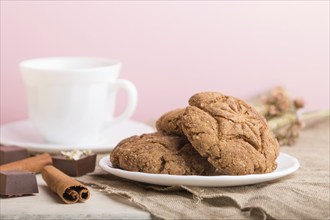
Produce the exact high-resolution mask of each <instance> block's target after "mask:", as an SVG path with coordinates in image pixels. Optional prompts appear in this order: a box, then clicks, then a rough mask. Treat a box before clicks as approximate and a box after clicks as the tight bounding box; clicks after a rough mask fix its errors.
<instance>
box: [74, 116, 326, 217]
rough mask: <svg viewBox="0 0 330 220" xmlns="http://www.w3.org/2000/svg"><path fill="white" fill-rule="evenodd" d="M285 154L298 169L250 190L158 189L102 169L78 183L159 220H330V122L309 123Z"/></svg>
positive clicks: (188, 187)
mask: <svg viewBox="0 0 330 220" xmlns="http://www.w3.org/2000/svg"><path fill="white" fill-rule="evenodd" d="M281 151H282V152H285V153H288V154H290V155H292V156H294V157H296V158H297V159H298V160H299V162H300V164H301V166H300V168H299V170H298V171H296V172H295V173H293V174H291V175H289V176H286V177H284V178H281V179H278V180H274V181H270V182H265V183H260V184H256V185H250V186H238V187H226V188H221V187H219V188H216V187H212V188H206V187H192V186H173V187H165V186H155V185H149V184H143V183H138V182H133V181H129V180H125V179H121V178H119V177H115V176H113V175H111V174H107V173H105V172H104V171H102V170H101V169H97V171H96V172H95V173H93V174H92V175H89V176H84V177H82V178H80V180H81V181H83V182H84V183H88V184H89V185H90V186H92V187H94V188H96V189H99V190H100V191H103V192H105V193H108V194H117V195H121V196H124V197H126V198H127V199H128V200H129V201H131V202H132V203H134V204H136V205H138V206H140V207H141V208H143V209H144V210H146V211H148V212H150V213H151V214H152V215H153V216H154V217H155V218H161V219H329V218H330V183H329V181H330V174H329V156H330V155H329V118H324V119H323V120H322V121H321V122H320V121H319V122H318V123H315V124H312V125H309V126H308V127H307V128H305V129H304V130H303V131H302V132H301V136H300V138H299V140H298V142H297V143H296V144H295V145H294V146H291V147H281ZM102 156H104V155H102Z"/></svg>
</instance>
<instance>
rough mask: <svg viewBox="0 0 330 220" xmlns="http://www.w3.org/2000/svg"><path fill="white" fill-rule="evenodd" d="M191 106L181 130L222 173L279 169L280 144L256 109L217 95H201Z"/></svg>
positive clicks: (183, 116)
mask: <svg viewBox="0 0 330 220" xmlns="http://www.w3.org/2000/svg"><path fill="white" fill-rule="evenodd" d="M189 104H190V106H188V107H187V108H186V109H185V111H184V113H183V114H182V116H181V117H180V126H181V129H182V131H183V133H184V134H185V136H186V137H187V138H188V140H189V141H190V143H191V144H192V146H193V147H194V148H195V149H196V150H197V151H198V152H199V154H200V155H201V156H202V157H204V158H207V159H208V161H209V162H210V163H211V164H212V165H213V166H215V167H216V168H217V169H218V171H219V172H220V173H222V174H227V175H244V174H253V173H268V172H271V171H273V170H274V169H275V168H276V166H277V165H276V162H275V160H276V158H277V156H278V154H279V147H278V142H277V140H276V138H275V137H274V135H273V134H272V132H271V131H270V129H269V128H268V125H267V122H266V120H265V119H264V117H263V116H262V115H260V114H259V113H258V112H257V111H256V110H255V109H254V108H253V107H251V106H250V105H248V104H247V103H245V102H244V101H242V100H240V99H237V98H234V97H231V96H226V95H222V94H220V93H215V92H203V93H198V94H196V95H194V96H192V97H191V98H190V99H189ZM168 133H170V132H168Z"/></svg>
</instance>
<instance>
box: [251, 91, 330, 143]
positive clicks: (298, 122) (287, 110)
mask: <svg viewBox="0 0 330 220" xmlns="http://www.w3.org/2000/svg"><path fill="white" fill-rule="evenodd" d="M249 100H250V101H249V102H250V104H252V105H253V106H254V107H255V108H256V109H257V110H258V111H259V112H260V113H261V114H262V115H263V116H264V117H265V118H266V120H267V121H268V124H269V126H270V128H271V130H272V131H273V133H274V134H275V137H276V138H277V140H278V142H279V144H280V145H293V144H294V143H295V141H296V139H297V138H298V137H299V132H300V130H301V129H302V128H303V127H304V126H305V122H306V121H308V120H311V119H314V120H315V119H317V118H321V117H326V116H329V110H325V111H318V112H313V113H305V114H302V115H301V116H300V115H299V113H300V112H299V110H300V109H301V108H303V107H304V101H303V99H301V98H298V99H293V98H291V97H290V96H289V95H288V92H287V91H286V90H285V89H284V88H283V87H280V86H278V87H275V88H273V89H271V90H269V91H266V92H264V93H262V94H261V95H258V96H256V97H253V98H251V99H249Z"/></svg>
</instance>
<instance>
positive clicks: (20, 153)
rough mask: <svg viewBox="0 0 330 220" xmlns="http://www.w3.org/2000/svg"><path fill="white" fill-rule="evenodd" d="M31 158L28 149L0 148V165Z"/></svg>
mask: <svg viewBox="0 0 330 220" xmlns="http://www.w3.org/2000/svg"><path fill="white" fill-rule="evenodd" d="M28 157H29V153H28V151H27V149H25V148H23V147H16V146H2V147H0V165H2V164H6V163H10V162H14V161H17V160H22V159H25V158H28Z"/></svg>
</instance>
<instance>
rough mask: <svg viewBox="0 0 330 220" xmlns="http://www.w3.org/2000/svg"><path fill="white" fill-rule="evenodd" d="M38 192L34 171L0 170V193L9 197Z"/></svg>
mask: <svg viewBox="0 0 330 220" xmlns="http://www.w3.org/2000/svg"><path fill="white" fill-rule="evenodd" d="M38 192H39V191H38V185H37V179H36V175H35V174H34V173H31V172H26V171H22V170H11V171H0V195H2V196H7V197H10V196H22V195H28V194H33V193H38Z"/></svg>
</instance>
